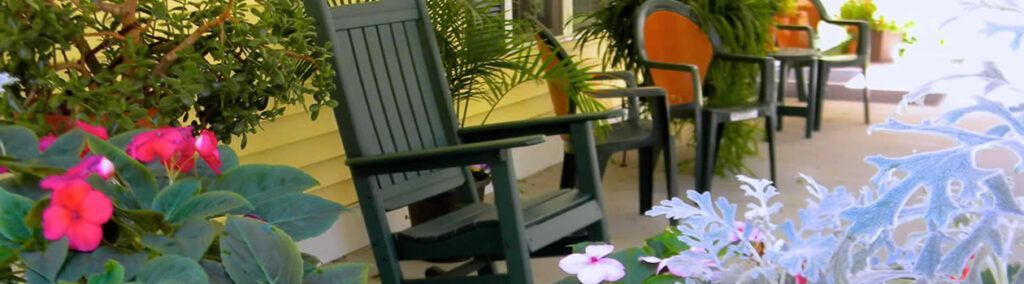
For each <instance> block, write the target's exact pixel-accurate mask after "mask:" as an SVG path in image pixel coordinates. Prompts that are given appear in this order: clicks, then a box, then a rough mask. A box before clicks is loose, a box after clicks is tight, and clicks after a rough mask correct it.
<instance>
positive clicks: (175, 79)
mask: <svg viewBox="0 0 1024 284" xmlns="http://www.w3.org/2000/svg"><path fill="white" fill-rule="evenodd" d="M300 5H301V4H300V3H298V2H296V1H290V0H228V1H225V0H189V1H186V0H171V1H158V0H125V1H117V2H111V1H107V0H101V1H87V0H66V1H53V0H23V1H7V3H5V5H0V22H2V23H4V24H3V25H0V72H6V73H8V74H10V75H11V76H13V77H14V78H17V79H19V80H18V81H17V82H16V83H15V84H13V85H10V86H8V87H7V90H8V91H9V92H7V93H6V94H5V95H2V96H0V99H3V101H4V103H3V104H0V123H4V124H18V125H23V126H26V127H28V128H30V129H32V130H33V131H34V132H36V133H37V134H48V133H62V132H63V131H65V130H67V129H69V128H71V127H70V126H72V125H71V124H70V123H68V122H72V121H75V120H84V121H88V122H93V123H98V124H103V125H107V126H109V127H110V130H111V131H112V132H113V133H114V134H116V133H121V132H124V131H128V130H131V129H134V128H138V127H140V126H149V127H151V126H156V125H191V126H194V127H196V128H197V129H210V130H212V131H214V132H216V133H217V135H218V138H219V139H221V140H224V141H230V140H231V138H232V137H241V140H242V141H241V142H242V143H241V145H243V146H244V145H245V144H246V143H245V142H246V134H248V133H254V132H255V131H257V130H258V129H259V127H260V123H261V122H262V121H267V120H273V119H274V118H277V117H280V116H281V115H282V114H283V113H284V112H285V108H286V107H287V106H291V105H302V106H304V107H307V109H308V111H309V113H310V115H311V116H312V118H314V119H315V118H316V117H317V114H318V113H319V110H320V109H321V108H323V107H333V106H334V105H335V104H336V103H335V102H334V101H332V100H331V99H330V96H329V94H330V93H331V91H332V90H333V89H334V83H333V77H334V74H333V70H332V69H331V68H329V67H327V66H328V65H327V60H328V58H329V53H328V52H327V50H326V49H325V48H324V47H322V46H319V45H318V44H317V42H316V41H315V33H314V31H313V25H312V20H311V19H309V18H308V17H307V16H306V15H305V14H304V13H303V12H302V7H301V6H300Z"/></svg>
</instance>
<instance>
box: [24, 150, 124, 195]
mask: <svg viewBox="0 0 1024 284" xmlns="http://www.w3.org/2000/svg"><path fill="white" fill-rule="evenodd" d="M92 174H95V175H98V176H100V177H101V178H103V179H110V177H112V176H114V163H113V162H111V161H110V160H107V158H106V157H103V156H89V157H86V158H85V159H82V160H81V161H79V162H78V164H77V165H75V166H74V167H71V168H70V169H68V171H67V172H64V174H62V175H55V176H48V177H46V178H43V180H42V181H41V182H40V183H39V187H40V188H42V189H44V190H47V191H53V190H56V189H58V188H63V187H67V186H68V184H70V183H73V182H74V181H77V180H84V179H85V178H88V177H89V175H92Z"/></svg>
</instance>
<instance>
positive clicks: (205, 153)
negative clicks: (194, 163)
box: [196, 130, 221, 174]
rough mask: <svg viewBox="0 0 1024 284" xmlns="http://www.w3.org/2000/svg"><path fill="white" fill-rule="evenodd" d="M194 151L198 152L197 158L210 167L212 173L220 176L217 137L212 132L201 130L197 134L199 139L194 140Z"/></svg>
mask: <svg viewBox="0 0 1024 284" xmlns="http://www.w3.org/2000/svg"><path fill="white" fill-rule="evenodd" d="M196 151H198V152H199V157H200V158H203V161H206V164H207V165H210V169H212V170H213V172H215V173H217V174H220V166H221V162H220V151H219V150H217V136H216V135H214V134H213V132H212V131H209V130H203V132H200V133H199V137H198V138H196Z"/></svg>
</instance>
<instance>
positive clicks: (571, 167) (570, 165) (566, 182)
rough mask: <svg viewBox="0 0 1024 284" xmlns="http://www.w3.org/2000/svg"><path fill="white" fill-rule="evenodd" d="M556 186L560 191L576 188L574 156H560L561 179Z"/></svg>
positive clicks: (567, 154) (566, 154) (568, 154)
mask: <svg viewBox="0 0 1024 284" xmlns="http://www.w3.org/2000/svg"><path fill="white" fill-rule="evenodd" d="M558 186H559V188H561V189H566V188H575V187H576V155H573V154H570V153H565V154H564V155H563V156H562V179H561V181H560V182H559V185H558Z"/></svg>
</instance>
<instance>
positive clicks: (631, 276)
mask: <svg viewBox="0 0 1024 284" xmlns="http://www.w3.org/2000/svg"><path fill="white" fill-rule="evenodd" d="M642 256H645V255H644V252H643V250H641V249H639V248H630V249H627V250H624V251H618V252H615V253H612V254H611V255H608V257H610V258H614V259H616V260H618V261H619V262H621V263H622V265H623V266H625V267H626V277H624V278H622V280H621V281H622V283H627V284H641V283H643V282H644V280H645V279H647V278H648V277H651V276H653V275H654V272H655V271H654V269H655V268H656V266H654V265H651V264H648V263H644V262H641V261H637V260H638V259H640V257H642Z"/></svg>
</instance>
